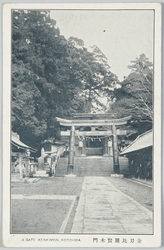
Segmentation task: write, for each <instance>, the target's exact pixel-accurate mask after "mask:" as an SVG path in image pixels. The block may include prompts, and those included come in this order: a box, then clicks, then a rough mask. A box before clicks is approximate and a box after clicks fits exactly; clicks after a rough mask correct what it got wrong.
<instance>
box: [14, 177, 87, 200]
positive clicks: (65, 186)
mask: <svg viewBox="0 0 164 250" xmlns="http://www.w3.org/2000/svg"><path fill="white" fill-rule="evenodd" d="M83 179H84V178H83V177H72V178H71V177H50V178H44V179H41V180H40V181H38V182H36V183H12V185H11V193H12V194H24V195H31V194H45V195H46V194H47V195H48V194H49V195H50V194H57V195H76V196H79V194H80V191H81V186H82V183H83Z"/></svg>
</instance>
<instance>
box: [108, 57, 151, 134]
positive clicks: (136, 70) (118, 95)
mask: <svg viewBox="0 0 164 250" xmlns="http://www.w3.org/2000/svg"><path fill="white" fill-rule="evenodd" d="M128 67H129V69H131V73H130V74H129V75H128V77H126V78H125V79H124V81H123V82H122V83H121V88H120V89H115V92H114V93H115V102H114V104H113V107H112V108H113V110H114V111H115V112H119V113H120V114H124V115H132V118H133V119H132V120H131V126H132V127H133V128H135V129H137V131H138V133H142V132H145V131H146V130H148V129H150V128H152V120H153V103H152V98H153V96H152V95H153V64H152V63H151V62H149V60H148V58H147V57H146V56H145V55H144V54H142V55H140V56H139V57H138V58H136V60H134V61H132V65H130V66H128Z"/></svg>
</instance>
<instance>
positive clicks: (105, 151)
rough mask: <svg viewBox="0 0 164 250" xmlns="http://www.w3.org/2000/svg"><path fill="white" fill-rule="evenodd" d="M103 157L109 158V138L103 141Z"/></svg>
mask: <svg viewBox="0 0 164 250" xmlns="http://www.w3.org/2000/svg"><path fill="white" fill-rule="evenodd" d="M103 156H108V138H107V137H105V138H104V141H103Z"/></svg>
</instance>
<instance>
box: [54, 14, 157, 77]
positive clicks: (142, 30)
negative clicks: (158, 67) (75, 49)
mask: <svg viewBox="0 0 164 250" xmlns="http://www.w3.org/2000/svg"><path fill="white" fill-rule="evenodd" d="M51 18H53V19H55V20H56V22H57V24H56V26H57V27H58V28H59V29H60V34H61V35H63V36H65V38H66V39H68V38H69V37H70V36H73V37H77V38H79V39H82V40H83V41H84V44H85V47H86V48H89V46H93V45H97V46H98V47H99V49H100V50H101V51H102V52H103V53H104V54H105V56H106V57H107V59H108V63H109V65H110V67H111V71H112V72H113V73H114V74H116V75H117V76H118V79H119V80H120V81H121V80H122V79H123V77H124V76H127V75H128V74H129V73H130V70H129V69H128V68H127V66H128V65H130V64H131V61H133V60H135V58H136V57H139V55H141V54H142V53H144V54H145V55H146V56H147V57H148V58H149V60H150V61H151V62H153V23H154V12H153V10H115V11H114V10H105V11H104V10H98V11H96V10H51Z"/></svg>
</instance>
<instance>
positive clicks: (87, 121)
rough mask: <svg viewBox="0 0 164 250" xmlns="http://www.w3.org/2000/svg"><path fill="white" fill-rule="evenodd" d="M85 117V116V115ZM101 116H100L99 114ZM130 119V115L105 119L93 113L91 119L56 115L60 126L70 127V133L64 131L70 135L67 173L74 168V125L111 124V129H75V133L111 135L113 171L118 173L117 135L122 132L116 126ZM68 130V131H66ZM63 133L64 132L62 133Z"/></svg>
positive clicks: (94, 125) (93, 125)
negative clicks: (65, 117)
mask: <svg viewBox="0 0 164 250" xmlns="http://www.w3.org/2000/svg"><path fill="white" fill-rule="evenodd" d="M82 115H83V114H81V115H80V117H79V118H82V117H83V116H82ZM85 117H86V116H85ZM100 117H101V116H100ZM130 119H131V116H128V117H124V118H119V119H108V118H107V119H105V116H103V119H100V120H99V119H98V118H97V117H96V115H95V117H94V114H92V119H77V118H76V119H71V120H68V119H62V118H59V117H56V120H57V121H58V122H59V123H60V125H61V126H65V127H71V130H70V133H67V132H65V135H66V134H67V135H68V136H70V140H69V141H70V142H69V143H70V153H69V158H68V173H73V169H74V145H75V131H76V127H88V126H89V127H99V126H111V130H108V131H85V132H81V131H77V132H76V133H77V134H79V135H80V134H82V133H83V134H85V135H87V134H88V135H90V136H92V135H93V134H95V133H97V134H98V135H100V134H101V132H102V133H103V134H107V135H111V136H112V140H113V144H112V145H113V170H114V173H117V174H119V173H120V168H119V152H118V144H117V135H119V134H120V135H121V134H123V131H122V130H119V132H118V131H117V130H116V126H121V125H125V124H127V122H128V120H130ZM68 132H69V131H68ZM63 134H64V133H63Z"/></svg>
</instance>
